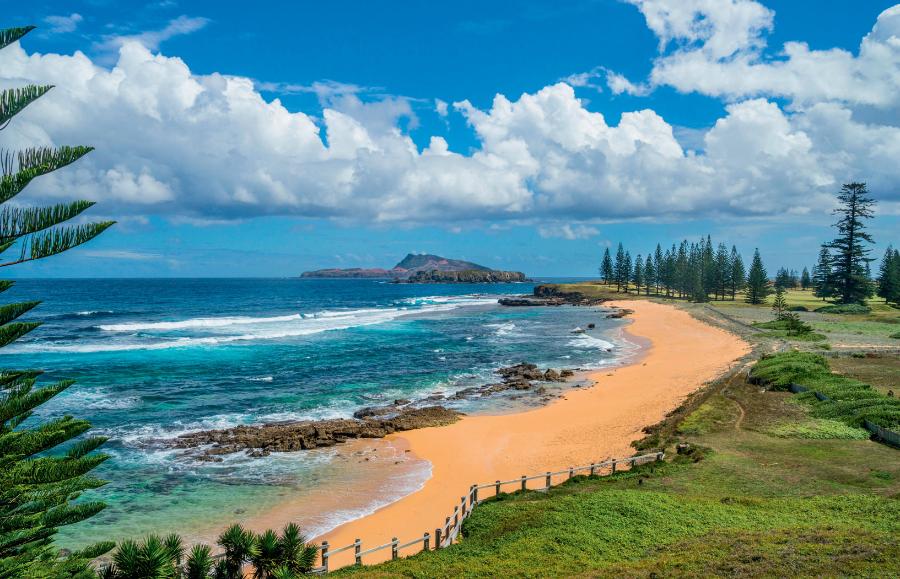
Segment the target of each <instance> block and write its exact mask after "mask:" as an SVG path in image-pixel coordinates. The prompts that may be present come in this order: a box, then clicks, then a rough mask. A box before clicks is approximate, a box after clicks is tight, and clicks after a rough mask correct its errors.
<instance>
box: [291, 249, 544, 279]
mask: <svg viewBox="0 0 900 579" xmlns="http://www.w3.org/2000/svg"><path fill="white" fill-rule="evenodd" d="M300 277H304V278H329V279H331V278H349V279H360V278H370V279H376V278H380V279H393V280H394V281H395V282H397V283H508V282H518V281H526V280H527V278H526V277H525V274H524V273H522V272H518V271H500V270H495V269H491V268H489V267H485V266H483V265H479V264H477V263H472V262H470V261H463V260H461V259H449V258H446V257H441V256H439V255H433V254H430V253H422V254H414V253H410V254H407V256H406V257H404V258H403V259H402V260H401V261H400V262H399V263H398V264H397V265H395V266H394V267H393V268H391V269H382V268H370V269H363V268H349V269H338V268H329V269H318V270H315V271H306V272H303V274H302V275H301V276H300Z"/></svg>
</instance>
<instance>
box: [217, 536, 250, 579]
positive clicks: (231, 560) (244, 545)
mask: <svg viewBox="0 0 900 579" xmlns="http://www.w3.org/2000/svg"><path fill="white" fill-rule="evenodd" d="M218 543H219V545H220V546H221V547H222V548H223V549H225V557H224V562H225V565H224V572H225V573H227V575H225V577H227V578H228V579H242V578H243V571H242V569H243V567H244V563H247V562H249V561H251V560H252V559H254V558H256V557H257V556H258V553H259V545H258V544H257V541H256V535H254V534H253V533H252V532H250V531H248V530H247V529H245V528H244V527H242V526H240V525H238V524H234V525H231V526H230V527H228V528H227V529H225V531H223V532H222V534H221V535H219V541H218ZM217 574H218V569H217Z"/></svg>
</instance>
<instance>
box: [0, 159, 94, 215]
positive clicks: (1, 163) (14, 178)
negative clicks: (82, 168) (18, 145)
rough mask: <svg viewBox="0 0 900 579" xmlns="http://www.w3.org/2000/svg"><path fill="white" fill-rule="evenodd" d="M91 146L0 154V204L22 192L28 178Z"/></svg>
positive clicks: (37, 175)
mask: <svg viewBox="0 0 900 579" xmlns="http://www.w3.org/2000/svg"><path fill="white" fill-rule="evenodd" d="M93 150H94V148H93V147H82V146H77V147H69V146H65V147H59V148H56V149H54V148H50V147H39V148H30V149H25V150H24V151H19V152H18V154H15V155H14V154H13V153H11V152H9V151H5V152H4V153H2V154H0V171H2V175H3V177H2V179H0V203H5V202H7V201H9V200H10V199H12V198H13V197H15V196H16V195H18V194H19V193H21V192H22V189H24V188H25V187H26V186H27V185H28V184H29V183H30V182H31V180H32V179H34V178H35V177H40V176H41V175H45V174H47V173H51V172H53V171H56V170H57V169H61V168H62V167H65V166H66V165H69V164H71V163H74V162H75V161H77V160H78V159H80V158H81V157H83V156H85V155H87V154H88V153H90V152H91V151H93Z"/></svg>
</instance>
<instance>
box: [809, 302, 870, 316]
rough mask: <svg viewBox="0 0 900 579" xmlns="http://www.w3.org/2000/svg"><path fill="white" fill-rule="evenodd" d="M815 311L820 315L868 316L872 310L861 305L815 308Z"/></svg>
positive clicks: (835, 305)
mask: <svg viewBox="0 0 900 579" xmlns="http://www.w3.org/2000/svg"><path fill="white" fill-rule="evenodd" d="M816 311H817V312H819V313H822V314H868V313H871V312H872V308H870V307H869V306H864V305H861V304H833V305H830V306H822V307H821V308H817V309H816Z"/></svg>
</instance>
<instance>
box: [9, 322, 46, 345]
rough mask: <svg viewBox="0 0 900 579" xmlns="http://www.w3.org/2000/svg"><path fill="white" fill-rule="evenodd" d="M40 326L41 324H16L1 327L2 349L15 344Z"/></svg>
mask: <svg viewBox="0 0 900 579" xmlns="http://www.w3.org/2000/svg"><path fill="white" fill-rule="evenodd" d="M40 325H41V324H40V322H16V323H14V324H8V325H6V326H2V327H0V348H2V347H4V346H7V345H9V344H11V343H12V342H15V341H16V340H18V339H19V338H21V337H22V336H24V335H25V334H27V333H28V332H30V331H31V330H33V329H35V328H36V327H38V326H40Z"/></svg>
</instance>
